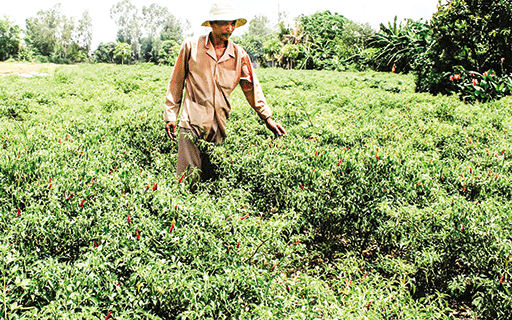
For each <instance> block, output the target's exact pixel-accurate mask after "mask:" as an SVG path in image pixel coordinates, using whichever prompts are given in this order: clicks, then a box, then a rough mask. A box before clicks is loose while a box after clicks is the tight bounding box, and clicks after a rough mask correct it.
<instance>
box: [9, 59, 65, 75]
mask: <svg viewBox="0 0 512 320" xmlns="http://www.w3.org/2000/svg"><path fill="white" fill-rule="evenodd" d="M58 66H59V65H58V64H54V63H34V62H0V74H9V73H31V72H43V73H51V72H53V71H55V69H56V68H57V67H58Z"/></svg>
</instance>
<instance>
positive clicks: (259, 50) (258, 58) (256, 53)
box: [232, 33, 269, 66]
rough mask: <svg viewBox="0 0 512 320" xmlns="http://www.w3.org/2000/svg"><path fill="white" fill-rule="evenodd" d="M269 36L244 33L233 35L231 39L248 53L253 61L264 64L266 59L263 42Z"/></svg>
mask: <svg viewBox="0 0 512 320" xmlns="http://www.w3.org/2000/svg"><path fill="white" fill-rule="evenodd" d="M268 38H269V36H262V35H255V34H251V33H246V34H244V35H242V36H241V37H236V36H235V37H233V38H232V40H233V41H234V42H235V43H236V44H238V45H240V46H241V47H242V48H244V50H245V51H246V52H247V54H249V56H250V57H251V60H252V61H253V62H258V63H259V64H261V65H263V66H265V65H266V62H267V59H266V57H265V51H264V50H265V49H264V46H263V43H264V42H265V41H266V40H267V39H268Z"/></svg>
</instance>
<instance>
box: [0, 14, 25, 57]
mask: <svg viewBox="0 0 512 320" xmlns="http://www.w3.org/2000/svg"><path fill="white" fill-rule="evenodd" d="M20 32H21V30H20V27H19V26H17V25H15V24H14V22H12V21H9V19H8V18H7V17H6V16H5V17H4V20H0V61H5V60H8V59H10V58H15V57H17V56H18V52H19V48H20V42H21V37H20Z"/></svg>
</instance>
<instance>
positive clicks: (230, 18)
mask: <svg viewBox="0 0 512 320" xmlns="http://www.w3.org/2000/svg"><path fill="white" fill-rule="evenodd" d="M214 21H236V24H235V28H238V27H241V26H243V25H245V24H246V23H247V20H246V19H244V18H236V17H233V16H231V15H225V16H218V17H215V19H211V20H206V21H205V22H203V24H201V26H203V27H211V25H210V22H214Z"/></svg>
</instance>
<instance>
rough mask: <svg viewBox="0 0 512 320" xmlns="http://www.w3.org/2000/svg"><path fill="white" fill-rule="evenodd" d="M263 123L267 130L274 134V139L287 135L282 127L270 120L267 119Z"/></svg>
mask: <svg viewBox="0 0 512 320" xmlns="http://www.w3.org/2000/svg"><path fill="white" fill-rule="evenodd" d="M265 123H266V124H267V128H268V129H269V130H270V131H272V132H273V133H274V135H275V136H276V138H277V137H280V136H287V135H288V133H286V130H284V128H283V126H282V125H280V124H279V123H277V122H275V121H274V120H272V118H267V120H266V121H265Z"/></svg>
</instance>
